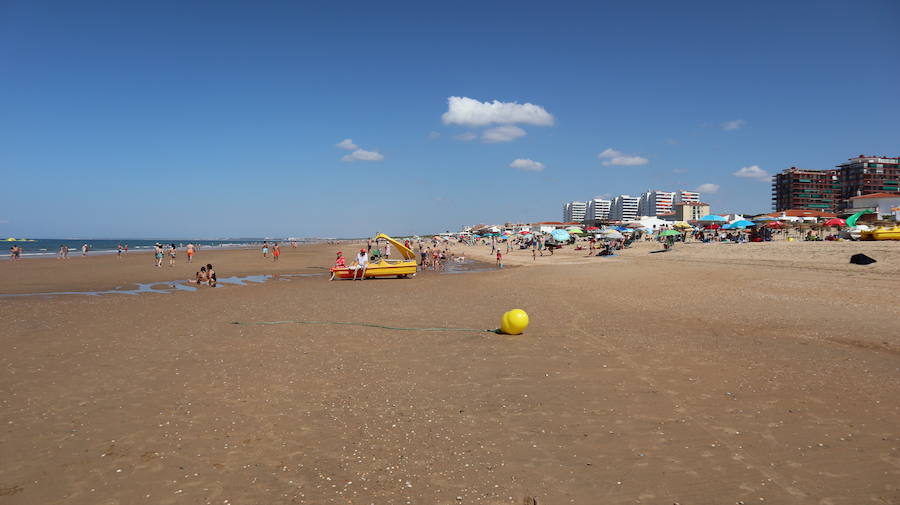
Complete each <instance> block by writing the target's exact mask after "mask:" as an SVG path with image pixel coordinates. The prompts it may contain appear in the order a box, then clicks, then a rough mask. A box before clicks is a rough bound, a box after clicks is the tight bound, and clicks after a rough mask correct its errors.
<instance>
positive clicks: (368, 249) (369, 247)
mask: <svg viewBox="0 0 900 505" xmlns="http://www.w3.org/2000/svg"><path fill="white" fill-rule="evenodd" d="M370 252H372V239H370V238H367V239H366V254H369V253H370Z"/></svg>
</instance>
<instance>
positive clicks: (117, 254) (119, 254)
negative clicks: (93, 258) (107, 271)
mask: <svg viewBox="0 0 900 505" xmlns="http://www.w3.org/2000/svg"><path fill="white" fill-rule="evenodd" d="M122 250H123V249H122V244H119V248H118V249H116V258H117V259H122Z"/></svg>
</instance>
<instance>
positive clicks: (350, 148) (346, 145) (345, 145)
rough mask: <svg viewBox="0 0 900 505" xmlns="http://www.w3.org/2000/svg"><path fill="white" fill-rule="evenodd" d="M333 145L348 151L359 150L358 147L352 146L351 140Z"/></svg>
mask: <svg viewBox="0 0 900 505" xmlns="http://www.w3.org/2000/svg"><path fill="white" fill-rule="evenodd" d="M335 145H336V146H337V147H340V148H341V149H346V150H348V151H355V150H357V149H359V146H358V145H356V144H354V143H353V140H352V139H344V140H342V141H340V142H338V143H337V144H335Z"/></svg>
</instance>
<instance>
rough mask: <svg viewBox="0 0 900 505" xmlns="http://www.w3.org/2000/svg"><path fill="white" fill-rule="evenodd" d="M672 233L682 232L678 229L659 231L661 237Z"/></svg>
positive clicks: (678, 233)
mask: <svg viewBox="0 0 900 505" xmlns="http://www.w3.org/2000/svg"><path fill="white" fill-rule="evenodd" d="M670 235H681V232H680V231H677V230H663V231H661V232H659V236H660V237H668V236H670Z"/></svg>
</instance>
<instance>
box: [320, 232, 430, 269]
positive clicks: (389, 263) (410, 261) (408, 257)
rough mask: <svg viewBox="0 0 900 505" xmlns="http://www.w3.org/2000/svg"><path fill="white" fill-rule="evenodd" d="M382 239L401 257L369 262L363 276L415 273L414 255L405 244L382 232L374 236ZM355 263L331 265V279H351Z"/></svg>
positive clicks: (416, 267) (416, 266) (376, 238)
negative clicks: (340, 265) (343, 265)
mask: <svg viewBox="0 0 900 505" xmlns="http://www.w3.org/2000/svg"><path fill="white" fill-rule="evenodd" d="M378 239H384V240H386V241H387V242H388V243H390V244H391V245H392V246H394V249H395V250H396V251H397V252H398V253H399V254H400V256H401V258H403V259H384V258H380V259H379V260H378V261H377V262H370V263H369V266H368V267H366V270H365V276H366V278H367V279H369V278H372V277H397V278H400V279H403V278H405V277H409V276H411V275H416V270H417V269H418V265H417V264H416V255H415V253H413V252H412V251H410V250H409V249H408V248H407V247H406V246H405V245H403V244H401V243H400V242H397V241H396V240H394V239H392V238H391V237H388V236H387V235H385V234H384V233H379V234H378V235H376V236H375V240H378ZM356 269H357V267H356V265H351V266H346V267H332V268H331V280H334V279H352V278H353V274H354V273H355V272H356Z"/></svg>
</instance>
